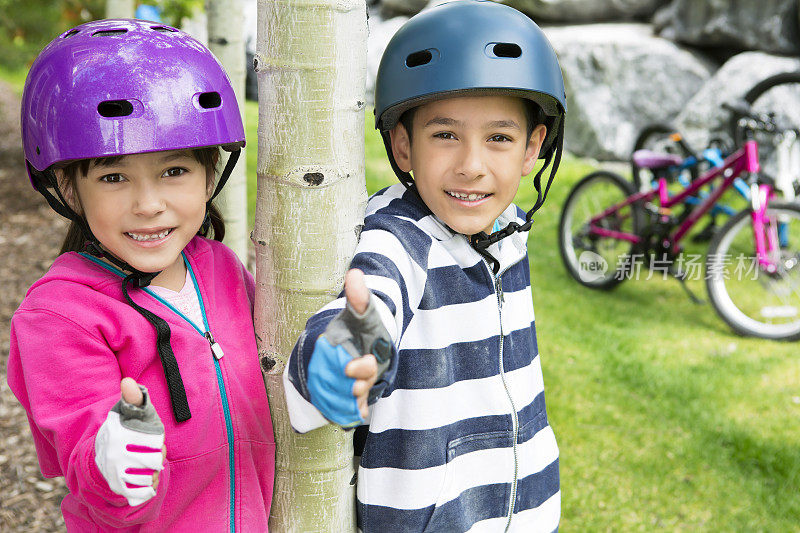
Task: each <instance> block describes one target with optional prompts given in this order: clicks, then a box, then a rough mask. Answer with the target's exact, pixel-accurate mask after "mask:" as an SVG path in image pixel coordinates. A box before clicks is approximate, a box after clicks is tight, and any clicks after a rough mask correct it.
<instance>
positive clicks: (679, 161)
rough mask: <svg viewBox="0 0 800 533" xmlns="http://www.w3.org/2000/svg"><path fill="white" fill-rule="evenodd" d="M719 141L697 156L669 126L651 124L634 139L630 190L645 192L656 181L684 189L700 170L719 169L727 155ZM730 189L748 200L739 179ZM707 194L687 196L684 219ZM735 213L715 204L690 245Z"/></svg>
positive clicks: (701, 239) (707, 236)
mask: <svg viewBox="0 0 800 533" xmlns="http://www.w3.org/2000/svg"><path fill="white" fill-rule="evenodd" d="M731 151H732V150H731V149H730V147H728V146H727V143H725V142H724V141H723V140H722V139H720V138H715V139H712V141H711V143H710V144H709V147H708V148H706V149H704V150H703V151H702V152H700V153H697V151H696V150H694V149H693V148H692V147H691V146H689V144H688V143H687V142H686V141H685V140H684V138H683V135H681V134H680V132H678V131H677V129H676V128H675V127H673V126H671V125H668V124H664V123H653V124H650V125H648V126H645V127H644V128H643V129H642V130H641V132H640V133H639V135H638V136H637V138H636V141H635V143H634V145H633V153H632V154H631V175H632V177H633V184H634V187H635V188H636V189H637V190H639V191H646V190H648V189H651V188H653V187H656V186H657V185H658V180H659V178H662V177H663V178H666V180H667V183H668V184H672V183H677V184H678V185H680V186H683V187H688V186H689V184H690V183H691V182H692V181H694V180H696V179H697V178H698V176H699V175H700V171H701V170H703V169H709V168H712V167H716V166H722V164H723V161H724V158H725V157H726V156H728V155H730V153H731ZM733 186H734V188H735V189H736V191H737V192H739V194H740V195H741V196H742V198H744V199H745V200H746V201H749V199H750V193H749V189H748V188H747V185H746V184H745V183H744V181H742V180H741V179H736V180H734V182H733ZM708 194H709V192H708V191H702V190H701V191H699V193H698V196H689V197H687V198H686V200H685V204H686V208H685V210H684V212H683V214H684V215H688V213H689V212H690V210H691V208H693V207H694V206H696V205H698V204H699V203H700V202H701V201H702V199H703V198H704V197H706V196H708ZM736 213H737V210H735V209H734V208H733V207H731V206H729V205H726V204H723V203H722V202H717V203H715V204H714V205H713V206H712V207H711V209H710V211H709V212H708V214H709V217H710V219H709V221H708V224H706V226H705V227H704V228H703V229H702V230H700V231H699V232H697V233H695V234H694V236H693V237H692V240H693V241H694V242H708V241H709V240H711V237H712V236H713V234H714V232H715V231H716V229H717V227H718V226H717V220H718V217H719V215H722V216H723V217H731V216H733V215H735V214H736Z"/></svg>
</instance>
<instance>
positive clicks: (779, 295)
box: [559, 107, 800, 340]
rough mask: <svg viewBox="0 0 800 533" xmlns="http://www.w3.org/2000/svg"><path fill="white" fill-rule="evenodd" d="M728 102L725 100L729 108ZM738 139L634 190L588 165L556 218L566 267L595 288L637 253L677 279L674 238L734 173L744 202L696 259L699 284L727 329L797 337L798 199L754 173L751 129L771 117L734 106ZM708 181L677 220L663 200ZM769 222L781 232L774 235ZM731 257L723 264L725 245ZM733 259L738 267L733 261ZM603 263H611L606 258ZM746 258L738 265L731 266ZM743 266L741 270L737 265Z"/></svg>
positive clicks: (627, 267)
mask: <svg viewBox="0 0 800 533" xmlns="http://www.w3.org/2000/svg"><path fill="white" fill-rule="evenodd" d="M731 110H732V111H734V109H733V108H731ZM735 112H737V113H740V114H742V116H741V117H740V118H739V119H738V122H737V124H738V127H739V128H741V129H742V131H743V132H744V139H745V140H744V142H743V143H742V145H741V146H740V147H739V148H738V149H737V150H736V151H735V152H734V153H732V154H731V155H730V156H728V157H727V158H726V159H725V160H724V162H723V164H722V165H721V166H717V167H713V168H710V169H708V170H707V171H705V172H703V173H702V174H701V175H700V176H698V177H697V179H695V180H693V181H691V182H690V183H689V184H688V185H687V186H685V187H684V188H683V189H682V190H681V191H679V192H677V193H676V194H672V195H670V194H669V193H668V191H667V180H666V178H664V177H661V178H659V180H658V184H657V187H655V188H652V189H649V190H646V191H636V190H635V189H634V187H633V185H632V184H631V182H629V181H627V180H625V179H623V178H622V177H621V176H619V175H617V174H614V173H611V172H607V171H602V170H601V171H597V172H593V173H591V174H589V175H588V176H586V177H585V178H583V179H582V180H581V181H579V182H578V183H577V184H576V185H575V186H574V187H573V189H572V190H571V191H570V193H569V195H568V197H567V200H566V202H565V203H564V206H563V208H562V213H561V220H560V223H559V249H560V253H561V258H562V260H563V262H564V265H565V267H566V269H567V271H568V272H569V274H570V275H571V276H572V277H573V278H574V279H575V280H576V281H578V282H579V283H581V284H582V285H584V286H586V287H590V288H595V289H611V288H613V287H615V286H617V285H618V284H619V283H621V282H622V281H624V280H625V279H628V278H629V277H630V276H629V274H630V272H631V271H632V270H633V268H634V267H635V265H636V264H638V260H639V258H642V259H645V258H646V259H648V260H649V261H648V263H647V266H649V267H650V268H651V269H653V268H654V266H656V265H655V262H656V261H661V264H662V265H666V271H667V272H668V273H669V274H670V275H672V276H673V277H675V278H676V279H678V280H679V281H681V285H682V286H683V287H684V289H686V290H687V292H688V293H689V295H690V296H691V297H692V298H693V299H694V300H695V301H698V299H697V298H695V297H694V295H693V294H692V293H691V291H689V289H688V288H687V287H686V284H685V280H686V277H687V275H686V271H684V270H683V267H682V266H681V263H680V261H679V259H680V253H681V251H682V246H681V241H682V239H683V238H684V237H685V236H686V235H687V233H688V232H689V231H690V230H691V229H692V227H693V226H694V225H695V224H696V223H697V221H698V220H700V218H701V217H703V215H705V214H706V213H707V212H708V211H709V210H710V209H711V208H712V206H714V205H715V204H716V203H717V201H718V200H719V198H720V197H721V196H722V194H723V193H724V192H725V191H727V190H729V189H730V188H731V187H732V186H733V183H734V181H735V180H736V179H737V178H738V177H740V176H744V177H745V178H746V182H747V184H748V187H749V193H750V207H749V208H746V209H744V210H742V211H740V212H739V213H737V214H736V215H734V216H733V217H732V218H731V219H729V220H728V222H727V223H726V224H725V225H724V226H723V227H722V228H721V229H720V230H719V231H718V232H717V233H716V234H715V236H714V238H713V239H712V241H711V243H710V245H709V250H708V254H707V256H706V261H705V270H706V276H705V277H706V288H707V290H708V295H709V299H710V301H711V304H712V306H713V307H714V309H715V311H716V312H717V313H718V314H719V315H720V317H721V318H722V319H723V320H724V321H725V322H726V323H727V324H728V325H729V326H730V327H731V328H732V329H733V330H734V331H736V332H737V333H739V334H742V335H751V336H756V337H761V338H767V339H776V340H796V339H799V338H800V206H798V205H795V204H793V203H790V202H779V201H776V200H775V198H774V193H773V188H772V186H771V185H770V183H759V181H758V173H759V170H760V166H759V158H758V143H757V142H756V140H755V139H754V133H755V132H757V131H761V130H763V131H776V130H777V129H778V127H779V126H778V125H776V124H775V121H774V117H770V116H765V115H759V114H757V113H752V112H748V111H747V110H744V109H742V108H739V107H737V108H735ZM714 182H720V183H718V184H717V185H716V186H715V187H714V188H713V189H711V191H710V192H709V194H708V196H707V197H705V198H703V199H702V201H701V202H700V203H699V204H698V205H696V206H694V207H693V208H691V209H690V211H689V213H688V215H686V216H685V217H682V220H680V221H679V220H678V219H677V217H675V216H673V214H672V212H673V209H675V208H676V207H680V206H686V200H687V198H690V197H693V196H694V197H697V196H698V194H699V192H700V190H701V189H702V188H703V187H705V186H707V185H711V184H712V183H714ZM779 227H781V228H783V229H782V230H781V231H782V232H784V237H785V239H781V238H779V236H778V234H779ZM734 253H738V255H737V256H736V258H737V260H738V261H739V263H737V266H735V267H733V268H731V259H730V258H731V254H734ZM659 258H660V259H659ZM740 263H741V267H740V266H739V265H740ZM609 265H611V266H609ZM744 267H747V270H746V271H745V272H742V271H740V270H739V269H740V268H742V269H743V268H744ZM742 274H747V275H742Z"/></svg>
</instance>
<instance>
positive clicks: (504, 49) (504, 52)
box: [487, 43, 522, 58]
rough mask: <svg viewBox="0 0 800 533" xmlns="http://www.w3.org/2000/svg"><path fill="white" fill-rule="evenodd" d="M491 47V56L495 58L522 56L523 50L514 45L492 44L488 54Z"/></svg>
mask: <svg viewBox="0 0 800 533" xmlns="http://www.w3.org/2000/svg"><path fill="white" fill-rule="evenodd" d="M489 47H491V52H490V53H489V55H490V56H494V57H510V58H516V57H519V56H521V55H522V48H520V47H519V45H518V44H514V43H492V44H490V45H489V46H488V47H487V52H489Z"/></svg>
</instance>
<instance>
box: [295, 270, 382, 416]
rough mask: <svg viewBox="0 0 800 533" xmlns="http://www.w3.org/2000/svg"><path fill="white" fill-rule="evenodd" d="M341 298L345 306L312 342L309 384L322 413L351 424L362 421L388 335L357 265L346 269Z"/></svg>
mask: <svg viewBox="0 0 800 533" xmlns="http://www.w3.org/2000/svg"><path fill="white" fill-rule="evenodd" d="M345 298H346V300H347V306H346V307H345V309H343V310H342V312H341V313H339V314H338V315H337V316H336V318H334V319H333V320H332V321H331V322H330V324H328V327H327V328H326V329H325V332H324V333H323V334H322V335H321V336H320V337H319V338H318V339H317V341H316V344H315V346H314V352H313V354H312V356H311V361H310V362H309V366H308V389H309V393H310V395H311V403H312V404H314V406H315V407H316V408H317V409H318V410H319V411H320V412H321V413H322V414H323V416H325V418H327V419H328V420H330V421H332V422H334V423H336V424H339V425H340V426H342V427H345V428H349V427H354V426H357V425H359V424H363V423H364V419H365V418H366V417H367V415H368V412H369V408H368V407H367V399H368V396H369V391H370V389H371V388H372V386H373V385H374V384H375V382H376V381H377V380H378V378H379V377H380V375H381V374H382V373H383V371H384V370H385V369H386V368H387V367H388V366H389V359H390V358H391V353H392V348H391V343H392V340H391V337H390V336H389V332H388V331H386V328H385V327H384V326H383V322H382V321H381V318H380V316H379V315H378V311H377V309H376V307H375V305H374V304H372V303H371V301H370V300H371V292H370V290H369V289H368V288H367V286H366V283H365V282H364V273H363V272H361V271H360V270H356V269H352V270H350V271H349V272H348V273H347V276H346V277H345Z"/></svg>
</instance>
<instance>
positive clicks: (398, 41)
mask: <svg viewBox="0 0 800 533" xmlns="http://www.w3.org/2000/svg"><path fill="white" fill-rule="evenodd" d="M482 93H483V94H509V95H512V96H519V97H522V98H527V99H529V100H533V101H534V102H536V103H537V104H539V106H540V107H541V108H542V110H543V111H544V112H545V114H546V115H547V116H549V117H554V118H555V119H556V120H557V121H559V120H561V119H563V116H564V114H565V112H566V109H567V97H566V94H565V92H564V79H563V78H562V76H561V68H560V67H559V65H558V58H556V54H555V52H554V51H553V47H552V46H550V43H549V42H548V40H547V38H546V37H545V35H544V33H543V32H542V30H541V29H540V28H539V26H537V25H536V23H535V22H533V21H532V20H531V19H530V18H528V17H527V16H525V15H523V14H522V13H520V12H519V11H517V10H516V9H514V8H511V7H508V6H505V5H502V4H497V3H495V2H491V1H484V0H466V1H456V2H449V3H446V4H442V5H440V6H437V7H434V8H433V9H430V10H427V11H423V12H421V13H420V14H418V15H417V16H415V17H413V18H411V19H410V20H409V21H408V22H407V23H406V24H405V25H404V26H403V27H402V28H400V30H399V31H398V32H397V33H396V34H395V35H394V37H392V39H391V40H390V41H389V44H388V45H387V47H386V50H385V51H384V53H383V57H382V58H381V64H380V67H379V68H378V75H377V79H376V80H375V128H376V129H379V130H381V131H387V130H390V129H392V128H393V127H394V126H395V124H397V121H398V119H399V118H400V115H402V114H403V112H404V111H406V110H408V109H410V108H412V107H416V106H419V105H422V104H424V103H425V102H427V101H430V100H435V99H439V98H447V97H451V96H458V95H460V94H482ZM556 126H557V124H556ZM557 130H558V128H557V127H555V128H552V129H551V131H549V132H548V135H547V138H546V139H545V143H544V145H543V146H542V153H541V154H540V157H545V155H546V154H545V152H547V151H548V150H549V149H550V148H551V147H552V145H553V140H554V139H555V137H556V135H557Z"/></svg>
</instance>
